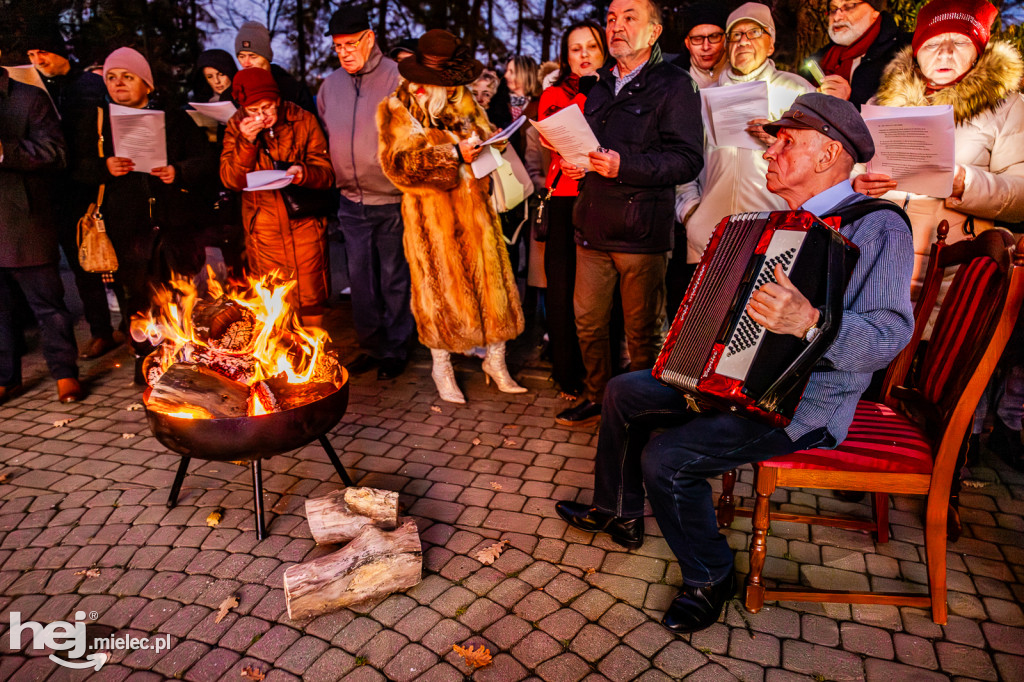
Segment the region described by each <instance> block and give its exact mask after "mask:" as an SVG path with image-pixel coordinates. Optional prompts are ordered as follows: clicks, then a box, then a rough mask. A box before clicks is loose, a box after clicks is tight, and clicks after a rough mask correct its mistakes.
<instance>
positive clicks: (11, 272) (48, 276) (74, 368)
mask: <svg viewBox="0 0 1024 682" xmlns="http://www.w3.org/2000/svg"><path fill="white" fill-rule="evenodd" d="M15 286H17V287H19V288H20V289H21V290H22V292H23V293H24V294H25V298H26V300H28V304H29V307H31V308H32V312H33V313H34V314H35V316H36V320H37V321H38V322H39V333H40V337H41V339H42V345H43V357H44V358H46V365H47V366H48V367H49V368H50V374H51V375H52V376H53V378H54V379H71V378H76V379H77V378H78V364H77V363H78V361H77V358H78V348H77V346H76V345H75V330H74V321H73V320H72V319H71V313H70V312H68V309H67V306H66V305H64V284H63V282H61V279H60V273H59V272H58V271H57V265H56V264H52V265H38V266H34V267H30V268H0V386H14V385H16V384H20V383H21V357H20V355H19V353H18V349H17V346H16V343H15V338H16V337H17V335H19V334H21V333H22V330H21V329H16V328H15V322H14V308H13V306H12V305H11V302H12V300H13V299H14V292H13V290H12V288H13V287H15Z"/></svg>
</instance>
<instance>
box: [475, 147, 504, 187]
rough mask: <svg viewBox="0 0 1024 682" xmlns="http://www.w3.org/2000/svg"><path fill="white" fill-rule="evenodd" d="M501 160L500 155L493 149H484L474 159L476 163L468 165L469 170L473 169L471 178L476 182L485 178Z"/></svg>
mask: <svg viewBox="0 0 1024 682" xmlns="http://www.w3.org/2000/svg"><path fill="white" fill-rule="evenodd" d="M501 162H502V158H501V154H499V153H498V150H497V149H495V148H494V147H491V146H487V147H484V148H483V150H481V152H480V156H478V157H476V161H474V162H473V163H471V164H469V166H470V168H472V169H473V177H474V178H476V179H477V180H479V179H481V178H486V177H487V176H488V175H490V174H491V171H494V170H495V169H497V168H498V166H500V165H501Z"/></svg>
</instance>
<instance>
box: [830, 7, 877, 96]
mask: <svg viewBox="0 0 1024 682" xmlns="http://www.w3.org/2000/svg"><path fill="white" fill-rule="evenodd" d="M881 30H882V15H881V14H879V15H878V17H877V18H876V19H875V23H873V24H871V26H869V27H868V30H867V31H864V35H862V36H861V37H860V38H857V40H855V41H853V43H851V44H849V45H833V46H832V47H830V48H829V49H828V50H827V51H826V52H825V56H824V57H822V60H821V69H822V71H824V72H825V75H826V76H832V75H836V76H841V77H842V78H843V79H845V80H846V82H847V83H849V82H850V77H851V75H852V74H853V63H854V62H855V61H856V60H857V59H859V58H861V57H863V56H864V55H865V54H867V51H868V48H869V47H871V45H872V44H873V43H874V42H875V40H877V39H878V33H879V31H881Z"/></svg>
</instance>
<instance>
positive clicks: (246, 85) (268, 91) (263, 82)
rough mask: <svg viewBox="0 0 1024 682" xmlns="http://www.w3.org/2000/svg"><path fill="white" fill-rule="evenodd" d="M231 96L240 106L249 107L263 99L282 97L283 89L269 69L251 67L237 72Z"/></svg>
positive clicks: (232, 84)
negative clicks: (280, 88)
mask: <svg viewBox="0 0 1024 682" xmlns="http://www.w3.org/2000/svg"><path fill="white" fill-rule="evenodd" d="M231 96H232V97H234V98H235V101H236V102H238V104H239V105H240V106H243V107H248V106H251V105H253V104H256V102H259V101H260V100H261V99H280V97H281V91H280V90H279V89H278V87H277V82H276V81H275V80H274V76H273V75H272V74H271V73H270V72H269V71H267V70H266V69H260V68H257V67H249V68H248V69H242V70H241V71H239V72H238V73H236V74H235V77H234V78H233V79H232V80H231Z"/></svg>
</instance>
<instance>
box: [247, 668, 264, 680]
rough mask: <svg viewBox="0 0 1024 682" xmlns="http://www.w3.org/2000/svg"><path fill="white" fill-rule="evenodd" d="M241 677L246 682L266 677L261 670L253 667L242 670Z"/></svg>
mask: <svg viewBox="0 0 1024 682" xmlns="http://www.w3.org/2000/svg"><path fill="white" fill-rule="evenodd" d="M242 677H244V678H245V679H247V680H262V679H263V678H265V677H266V675H265V674H264V673H263V671H262V670H260V669H259V668H257V667H256V666H253V665H247V666H246V667H244V668H242Z"/></svg>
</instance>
